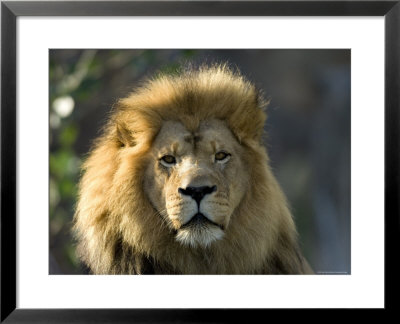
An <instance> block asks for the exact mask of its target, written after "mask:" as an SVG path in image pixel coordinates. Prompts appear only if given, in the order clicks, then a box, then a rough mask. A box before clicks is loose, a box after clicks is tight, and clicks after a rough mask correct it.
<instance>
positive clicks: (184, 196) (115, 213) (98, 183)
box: [74, 64, 312, 274]
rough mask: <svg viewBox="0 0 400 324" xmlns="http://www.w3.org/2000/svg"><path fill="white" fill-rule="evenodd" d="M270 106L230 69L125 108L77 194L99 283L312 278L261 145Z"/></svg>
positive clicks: (88, 256)
mask: <svg viewBox="0 0 400 324" xmlns="http://www.w3.org/2000/svg"><path fill="white" fill-rule="evenodd" d="M267 104H268V102H267V101H266V100H265V99H264V98H263V96H262V94H261V93H260V91H258V90H257V88H256V87H255V86H254V84H252V83H251V82H250V81H248V80H247V79H246V78H245V77H244V76H243V75H242V74H241V73H240V72H239V71H233V70H232V69H231V68H229V67H228V65H227V64H219V65H212V66H201V67H198V68H190V69H186V70H183V71H182V72H181V73H178V74H174V75H166V74H165V75H163V74H159V75H157V76H156V77H154V78H152V79H148V80H147V81H144V83H143V84H142V85H141V86H139V87H138V88H136V89H135V90H134V91H133V92H132V93H130V94H129V95H128V96H127V97H126V98H123V99H121V100H119V101H118V102H117V103H116V104H115V106H114V107H113V109H112V112H111V114H110V118H109V120H108V122H107V123H106V126H105V127H104V130H103V135H101V136H100V137H99V138H98V139H97V140H96V141H95V143H94V147H93V149H92V150H91V152H90V154H89V156H88V158H87V160H86V161H85V163H84V164H83V168H82V170H83V176H82V178H81V181H80V184H79V197H78V202H77V208H76V213H75V216H74V230H75V234H76V238H77V253H78V256H79V258H80V259H81V260H82V261H83V263H84V264H86V265H87V266H88V267H89V269H90V271H91V273H93V274H305V273H312V270H311V268H310V267H309V265H308V263H307V262H306V260H305V258H304V257H303V255H302V254H301V251H300V248H299V243H298V234H297V231H296V227H295V223H294V221H293V217H292V215H291V212H290V210H289V208H288V203H287V199H286V197H285V195H284V194H283V192H282V190H281V189H280V186H279V184H278V182H277V180H276V179H275V177H274V175H273V173H272V171H271V168H270V166H269V158H268V154H267V151H266V148H265V146H264V144H263V133H264V123H265V121H266V106H267Z"/></svg>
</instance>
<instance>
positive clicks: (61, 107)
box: [53, 96, 75, 118]
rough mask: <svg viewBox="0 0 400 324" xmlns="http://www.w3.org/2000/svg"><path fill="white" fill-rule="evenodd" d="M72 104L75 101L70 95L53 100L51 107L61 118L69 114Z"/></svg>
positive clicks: (72, 108) (72, 107) (73, 104)
mask: <svg viewBox="0 0 400 324" xmlns="http://www.w3.org/2000/svg"><path fill="white" fill-rule="evenodd" d="M74 106H75V101H74V99H73V98H72V97H71V96H64V97H59V98H57V99H55V100H54V101H53V109H54V111H55V112H56V113H57V115H58V116H60V117H61V118H65V117H68V116H69V115H71V113H72V111H73V110H74Z"/></svg>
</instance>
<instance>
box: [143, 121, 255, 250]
mask: <svg viewBox="0 0 400 324" xmlns="http://www.w3.org/2000/svg"><path fill="white" fill-rule="evenodd" d="M243 154H244V148H243V147H242V146H241V145H240V144H239V142H238V141H237V140H236V139H235V137H234V136H233V134H232V133H231V131H230V130H229V129H228V127H227V126H226V125H225V123H223V122H222V121H219V120H209V121H203V122H202V123H201V124H200V126H199V128H198V129H197V131H196V132H194V133H192V132H189V131H188V130H187V129H186V128H185V127H184V125H183V124H182V123H180V122H175V121H168V122H165V123H164V124H163V126H162V128H161V130H160V131H159V133H158V135H157V136H156V138H155V140H154V142H153V145H152V148H151V151H150V163H149V164H148V166H147V168H146V172H145V185H144V189H145V193H146V195H147V197H148V199H149V201H150V203H151V204H152V205H153V207H154V208H155V209H156V211H157V212H158V213H159V214H160V216H161V217H163V218H164V219H165V220H166V222H167V224H168V225H169V226H170V227H171V228H172V229H173V230H174V231H175V232H176V240H177V241H179V242H180V243H182V244H184V245H190V246H194V247H195V246H202V247H206V246H208V245H210V244H211V243H212V242H214V241H215V240H219V239H222V238H223V236H224V233H225V231H226V229H227V227H228V226H229V221H230V218H231V215H232V213H233V211H234V210H235V208H236V207H237V206H238V205H239V203H240V201H241V200H242V198H243V196H244V193H245V192H246V187H247V183H248V177H249V176H248V172H247V170H246V166H245V162H244V159H243Z"/></svg>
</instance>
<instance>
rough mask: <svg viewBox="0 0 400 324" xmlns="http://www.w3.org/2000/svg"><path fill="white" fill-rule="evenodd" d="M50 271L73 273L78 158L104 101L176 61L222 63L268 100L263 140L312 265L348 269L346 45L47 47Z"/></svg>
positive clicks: (76, 269) (104, 109)
mask: <svg viewBox="0 0 400 324" xmlns="http://www.w3.org/2000/svg"><path fill="white" fill-rule="evenodd" d="M49 59H50V71H49V72H50V75H49V78H50V84H49V87H50V98H49V106H50V111H49V113H50V115H49V127H50V181H49V186H50V191H49V192H50V227H49V231H50V242H49V243H50V254H49V258H50V260H49V273H50V274H79V273H85V270H84V269H83V268H82V267H81V266H80V265H79V261H78V260H77V258H76V255H75V247H74V242H73V238H72V237H71V231H70V230H71V225H72V217H73V214H74V205H75V202H76V194H77V183H78V181H79V173H80V165H81V163H82V161H83V160H84V159H85V156H86V154H87V152H88V151H89V149H90V147H91V144H92V142H93V140H94V139H95V138H96V137H97V136H98V135H99V130H100V128H101V126H102V125H104V123H105V121H106V119H107V116H108V112H109V111H110V108H111V106H112V104H113V103H115V102H116V100H117V99H118V98H120V97H124V96H126V95H127V94H128V93H129V92H130V91H131V90H132V88H134V87H135V84H137V82H138V81H140V80H141V79H143V78H145V77H150V76H152V75H153V74H154V73H155V72H157V71H161V72H166V73H174V72H175V71H176V70H177V69H179V66H180V65H181V64H182V63H183V62H187V61H189V62H195V63H202V62H208V63H210V62H226V61H227V62H229V63H230V64H231V65H232V66H237V67H238V68H239V69H240V70H241V71H242V73H243V74H244V75H245V76H246V77H247V78H248V79H250V80H251V81H252V82H254V83H255V84H256V85H257V86H258V87H259V88H260V89H262V90H263V91H264V93H265V95H266V97H268V98H270V99H271V103H270V105H269V108H268V111H267V113H268V120H267V124H266V131H267V133H268V136H267V138H266V143H265V144H266V146H267V148H268V152H269V155H270V158H271V163H272V168H273V170H274V173H275V175H276V177H277V178H278V181H279V182H280V184H281V186H282V188H283V191H284V192H285V193H286V195H287V197H288V200H289V202H290V205H291V209H292V212H293V215H294V217H295V222H296V224H297V227H298V231H299V234H300V243H301V246H302V250H303V252H304V254H305V256H306V258H307V259H308V261H309V263H310V264H311V266H312V268H313V269H314V271H315V272H316V273H324V274H328V273H350V50H337V49H334V50H314V49H312V50H293V49H289V50H280V49H279V50H275V49H274V50H270V49H268V50H182V49H179V50H92V49H90V50H69V49H68V50H64V49H63V50H50V52H49Z"/></svg>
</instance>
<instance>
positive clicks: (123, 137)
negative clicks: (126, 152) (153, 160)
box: [117, 124, 135, 147]
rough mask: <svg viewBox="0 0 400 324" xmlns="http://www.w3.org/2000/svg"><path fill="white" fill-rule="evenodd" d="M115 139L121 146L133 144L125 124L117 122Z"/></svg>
mask: <svg viewBox="0 0 400 324" xmlns="http://www.w3.org/2000/svg"><path fill="white" fill-rule="evenodd" d="M117 139H118V142H119V143H120V145H121V147H125V146H134V145H135V141H134V139H133V137H132V134H131V131H130V130H129V129H128V128H126V127H125V125H121V124H117Z"/></svg>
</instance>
